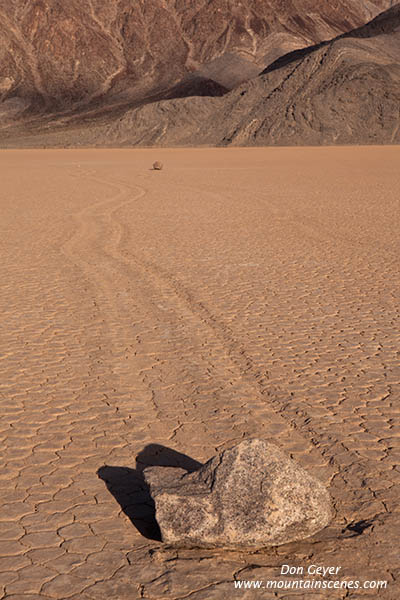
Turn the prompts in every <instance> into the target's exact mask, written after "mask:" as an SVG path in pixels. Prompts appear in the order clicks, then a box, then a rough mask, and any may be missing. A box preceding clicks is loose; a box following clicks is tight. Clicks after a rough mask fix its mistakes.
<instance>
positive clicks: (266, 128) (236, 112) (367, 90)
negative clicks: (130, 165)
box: [102, 4, 400, 146]
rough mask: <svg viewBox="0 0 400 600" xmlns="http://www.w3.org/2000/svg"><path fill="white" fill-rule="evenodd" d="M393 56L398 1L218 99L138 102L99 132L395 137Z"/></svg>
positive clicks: (173, 138)
mask: <svg viewBox="0 0 400 600" xmlns="http://www.w3.org/2000/svg"><path fill="white" fill-rule="evenodd" d="M399 57H400V4H398V5H397V6H395V7H393V8H392V9H390V10H388V11H386V12H385V13H383V14H382V15H380V16H379V17H377V18H376V19H375V20H373V21H372V22H371V23H369V24H368V25H366V26H364V27H362V28H359V29H357V30H354V31H353V32H351V33H348V34H346V35H343V36H339V37H338V38H336V39H334V40H332V41H331V42H328V43H324V44H320V45H317V46H314V47H312V48H308V49H306V50H303V51H298V52H293V53H290V54H289V55H286V56H285V57H282V58H281V59H279V60H278V61H276V62H275V63H274V64H272V65H271V66H270V67H269V68H267V69H266V70H265V71H264V73H263V74H262V75H260V76H259V77H257V78H255V79H253V80H251V81H249V82H247V83H245V84H242V85H241V86H240V87H239V88H237V89H235V90H233V91H232V92H230V93H229V94H226V95H225V96H223V97H222V98H185V99H181V100H173V101H172V100H170V101H164V102H158V103H155V104H151V105H147V106H143V107H141V108H138V109H136V110H132V111H129V112H127V113H126V115H125V116H124V118H123V119H121V120H120V121H118V122H115V123H114V124H113V125H111V126H110V127H109V128H108V129H106V130H105V131H104V132H103V134H102V135H103V137H107V138H108V139H109V140H113V141H114V142H115V143H117V141H118V140H124V141H126V142H128V141H129V143H131V144H141V145H162V146H173V145H182V146H184V145H193V144H194V141H196V143H197V144H199V145H201V144H204V145H231V144H232V145H238V146H246V145H247V146H252V145H316V144H348V143H353V144H360V143H364V144H369V143H386V144H391V143H399V142H400V110H399V106H400V58H399ZM105 132H107V135H105Z"/></svg>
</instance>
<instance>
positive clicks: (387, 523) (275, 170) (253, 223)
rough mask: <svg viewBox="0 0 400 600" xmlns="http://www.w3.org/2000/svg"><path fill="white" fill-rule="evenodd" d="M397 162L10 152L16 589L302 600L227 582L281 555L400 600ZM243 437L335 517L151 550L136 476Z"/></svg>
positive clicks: (4, 356)
mask: <svg viewBox="0 0 400 600" xmlns="http://www.w3.org/2000/svg"><path fill="white" fill-rule="evenodd" d="M155 159H160V160H162V162H163V163H164V170H163V171H162V172H156V171H152V170H150V167H151V165H152V164H153V162H154V160H155ZM399 159H400V150H399V149H398V148H395V147H394V148H373V147H370V148H346V149H344V148H323V149H304V148H303V149H246V150H243V149H229V150H217V149H215V150H206V149H204V150H203V149H198V150H156V151H155V150H127V151H125V150H115V151H109V150H107V151H101V150H97V151H96V150H94V151H89V150H87V151H84V150H80V151H10V152H2V153H1V161H0V170H1V179H2V193H1V202H0V223H1V227H2V236H1V239H0V247H1V257H2V260H1V264H0V270H1V281H2V291H1V297H0V302H1V311H2V319H1V322H0V346H1V358H0V369H1V373H2V376H1V383H0V400H1V407H2V410H1V421H0V423H1V424H0V436H1V448H2V453H3V455H4V461H3V465H4V466H3V468H2V469H1V471H0V485H1V498H2V510H1V513H0V540H1V541H0V585H1V587H0V594H1V596H0V597H1V598H7V600H11V599H12V600H22V599H24V600H36V599H39V598H40V599H42V598H43V599H45V598H49V599H51V598H54V599H64V598H71V599H74V600H78V598H79V599H82V600H98V599H99V600H100V599H107V600H110V599H115V600H117V599H118V600H125V599H128V598H129V599H130V600H134V599H135V598H145V599H149V600H150V599H151V600H158V599H160V598H166V599H170V600H178V599H182V600H183V599H186V598H190V599H191V600H201V599H207V600H208V599H211V600H214V599H215V600H220V599H224V598H236V597H237V598H241V599H242V598H245V599H247V598H275V597H276V598H282V599H287V600H291V599H292V598H294V597H295V598H302V597H304V598H307V597H308V596H307V595H305V596H302V593H295V592H289V591H288V592H279V593H278V592H277V593H276V594H275V595H274V593H273V592H271V591H266V590H264V591H262V590H261V591H257V592H254V590H253V591H243V590H242V591H239V590H234V588H233V583H232V582H233V580H234V578H236V579H242V580H244V579H249V580H267V579H271V578H274V577H277V576H278V573H279V570H280V566H281V565H282V564H293V565H303V566H305V567H307V565H310V564H317V565H325V566H329V565H337V566H340V567H342V570H341V579H343V578H348V579H359V580H360V581H363V580H374V579H376V580H387V581H388V582H389V585H388V588H387V589H386V590H384V591H380V592H379V598H383V599H393V600H394V598H397V597H398V595H399V589H398V584H397V582H396V580H397V578H398V535H397V533H398V531H399V509H398V497H399V482H400V469H399V466H398V465H399V458H400V444H399V435H400V428H399V419H398V416H399V411H400V408H399V389H400V368H399V341H400V334H399V332H400V327H399V316H400V315H399V313H400V309H399V302H398V298H399V278H398V256H399V249H400V248H399V246H400V239H399V231H400V227H399V200H398V198H399V192H400V177H399V170H398V164H399ZM243 437H261V438H264V439H270V440H272V441H274V442H275V443H276V444H278V445H279V446H280V447H281V448H282V449H283V450H284V451H285V452H286V453H288V454H291V455H292V456H293V457H294V458H295V459H296V460H297V461H299V463H300V464H301V465H302V466H304V467H305V468H306V469H308V471H309V472H310V473H311V474H313V475H315V476H316V477H318V478H319V479H320V480H321V481H322V482H324V483H325V484H326V485H328V486H329V489H330V492H331V494H332V497H333V500H334V504H335V511H336V516H335V519H334V521H333V522H332V524H331V525H330V526H329V527H328V528H326V529H325V530H324V531H323V532H321V533H319V534H317V535H316V536H314V537H313V538H310V539H309V540H306V541H304V542H301V543H293V544H290V545H286V546H281V547H279V548H276V549H272V550H271V549H270V550H265V551H263V552H259V553H255V554H251V555H250V554H246V553H234V552H217V551H206V550H198V551H196V550H190V551H184V550H179V551H176V550H173V549H170V548H166V547H164V546H163V545H162V544H161V543H160V542H159V541H157V539H152V538H156V537H157V535H156V533H157V532H156V528H155V524H154V518H153V511H152V505H151V499H150V498H149V496H148V492H147V491H146V488H145V486H144V484H143V480H142V476H141V471H142V469H143V466H145V465H146V464H159V463H160V462H161V463H162V464H170V465H171V464H172V465H173V464H176V465H178V464H182V465H183V466H185V467H186V468H187V469H189V470H190V469H193V468H195V467H196V464H197V463H196V462H195V461H199V462H203V461H205V460H207V459H208V458H210V456H212V455H213V454H215V451H216V450H218V449H221V448H223V447H227V446H229V445H230V444H232V443H234V442H236V441H238V440H240V439H242V438H243ZM151 444H153V446H150V448H147V450H144V449H145V448H146V447H147V446H149V445H151ZM156 445H158V446H156ZM162 447H166V448H168V449H169V450H168V451H165V450H163V449H162ZM174 451H175V453H174ZM178 453H179V454H178ZM138 455H139V457H138V459H137V460H136V457H137V456H138ZM182 455H186V458H184V457H182ZM188 457H190V459H189V458H188ZM182 461H184V462H183V463H182ZM105 465H106V466H105ZM99 469H100V471H99V475H98V474H97V471H98V470H99ZM146 536H147V537H146ZM375 595H376V592H368V591H362V590H358V591H355V590H349V591H348V592H347V595H346V591H345V590H336V591H330V592H329V594H326V595H323V594H322V593H321V594H319V593H317V592H315V593H313V598H329V599H330V598H351V599H352V600H354V599H357V598H363V597H367V596H368V597H375Z"/></svg>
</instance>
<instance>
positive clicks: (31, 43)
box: [0, 0, 392, 145]
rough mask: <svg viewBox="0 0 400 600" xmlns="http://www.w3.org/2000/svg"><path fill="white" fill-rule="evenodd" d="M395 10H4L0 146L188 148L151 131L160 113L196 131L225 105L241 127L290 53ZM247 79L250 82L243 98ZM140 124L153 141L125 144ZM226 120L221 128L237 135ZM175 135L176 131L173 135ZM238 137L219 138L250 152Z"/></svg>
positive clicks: (314, 5) (258, 0)
mask: <svg viewBox="0 0 400 600" xmlns="http://www.w3.org/2000/svg"><path fill="white" fill-rule="evenodd" d="M391 4H392V2H391V0H352V1H348V0H332V1H331V2H329V3H328V2H323V3H321V2H320V0H240V1H238V0H213V1H212V2H209V1H208V0H196V2H193V1H192V0H151V1H149V0H88V1H87V2H85V3H82V2H80V1H79V0H69V2H62V1H61V0H0V132H1V136H2V145H8V144H11V145H13V144H14V140H16V142H15V145H18V139H19V140H20V141H21V143H24V142H23V140H24V139H25V138H27V137H30V136H36V135H38V134H39V135H43V134H44V132H49V135H47V134H46V135H45V138H46V140H48V142H47V141H44V142H43V143H44V144H46V143H50V144H55V145H59V144H63V143H64V142H65V143H70V144H74V136H76V134H77V131H78V130H79V135H77V141H78V140H79V141H81V142H82V143H89V144H90V143H94V142H97V143H116V144H120V143H154V142H156V143H158V142H160V143H163V144H164V143H167V139H170V142H169V143H181V142H184V143H187V140H186V139H185V140H182V139H181V138H182V135H181V134H177V133H176V132H175V133H171V136H172V137H171V136H170V135H169V133H168V134H167V137H166V138H165V139H163V140H158V138H157V135H156V134H155V133H154V132H153V133H152V131H153V128H154V126H157V120H158V119H159V118H160V117H159V113H160V112H161V113H164V112H166V113H168V115H169V116H165V118H166V119H167V121H168V123H169V121H170V119H171V118H172V119H173V118H174V117H171V115H173V114H174V113H177V111H180V110H182V111H183V113H184V115H185V118H186V119H187V120H188V121H189V122H190V121H191V117H190V114H191V111H192V110H193V111H195V113H196V116H195V122H196V121H197V120H198V119H199V118H201V117H202V115H203V113H207V115H208V113H209V112H210V117H209V118H210V119H211V121H212V120H213V117H212V116H211V115H212V114H213V111H214V100H215V101H216V104H215V109H216V110H217V112H218V114H220V113H221V110H222V113H223V111H224V109H223V108H222V107H223V106H226V107H228V106H232V107H233V105H234V107H235V108H234V110H235V111H239V112H240V111H242V110H243V111H244V112H243V113H242V117H243V118H246V115H247V114H250V113H251V110H252V108H251V98H254V100H255V98H256V96H257V92H256V89H258V90H259V92H258V93H259V94H261V95H263V93H264V92H263V91H262V89H261V88H262V86H266V88H265V90H266V93H267V95H268V92H267V90H268V89H269V88H268V86H269V85H273V83H272V82H273V81H275V80H277V79H279V77H280V75H281V74H282V76H283V77H284V76H285V75H284V74H285V73H286V71H285V69H288V68H289V69H290V68H291V67H290V66H289V67H288V66H282V67H281V66H279V68H277V69H276V71H275V72H274V74H273V75H272V73H270V74H267V75H266V76H265V77H264V75H263V76H262V77H261V78H259V77H257V76H258V74H259V73H260V72H261V71H263V70H264V69H265V68H267V69H268V68H270V65H271V64H275V65H276V64H277V63H276V60H277V59H279V58H281V57H282V56H286V55H287V54H288V53H289V52H292V51H294V50H299V49H302V48H305V47H309V46H314V45H316V44H321V43H322V42H324V41H326V40H329V39H332V38H335V37H336V38H337V37H338V36H340V35H341V34H343V33H348V32H351V31H353V30H354V29H355V28H357V27H360V26H362V25H364V24H365V23H366V22H368V21H369V20H370V19H371V18H373V17H374V16H376V15H377V14H379V13H380V12H381V11H382V10H383V9H386V8H388V7H389V6H390V5H391ZM357 47H358V46H357ZM318 51H319V50H317V52H318ZM356 52H357V50H356ZM383 53H385V52H384V51H383ZM313 56H314V55H313ZM385 56H386V55H385ZM308 60H310V61H312V60H314V59H313V58H309V59H308ZM382 60H384V59H382ZM328 62H329V61H328ZM378 62H379V61H378ZM296 64H297V63H296ZM379 64H380V63H379ZM321 75H322V71H321ZM291 79H292V77H291ZM249 80H251V81H252V83H251V84H249V87H248V88H243V82H246V81H249ZM268 82H270V83H268ZM245 85H247V84H245ZM292 85H294V81H293V83H292ZM238 86H242V87H240V92H238V91H236V90H238ZM260 86H261V87H260ZM230 90H233V92H230V93H227V92H229V91H230ZM244 91H245V94H243V96H239V97H238V96H237V93H239V94H242V92H244ZM245 95H246V96H247V98H246V99H245V101H244V102H242V103H241V102H240V98H242V99H244V96H245ZM204 96H208V97H209V98H204ZM235 98H237V99H238V102H236V100H235ZM179 99H181V100H179ZM210 100H211V103H210V102H209V101H210ZM160 101H161V103H160ZM219 101H220V102H219ZM165 102H167V104H165ZM218 102H219V104H218ZM232 103H233V104H232ZM244 104H245V106H244ZM272 106H273V103H271V107H272ZM191 107H192V108H191ZM136 109H138V111H139V112H137V111H136ZM142 110H143V111H144V112H143V113H142V112H140V111H142ZM126 111H128V112H126ZM152 115H154V118H155V119H156V122H153V121H152ZM203 116H204V115H203ZM139 117H140V119H142V118H143V119H144V123H149V122H151V128H150V129H151V131H149V132H146V131H144V130H143V127H140V128H139V129H140V133H139V132H137V133H136V134H135V135H133V136H132V128H135V127H136V124H135V123H136V120H137V119H138V118H139ZM231 117H232V115H231V116H229V119H228V121H229V123H226V126H228V125H229V126H230V125H232V127H233V129H234V128H235V126H234V123H235V120H234V119H232V118H231ZM252 118H255V117H252ZM120 119H122V121H121V120H120ZM178 121H179V119H178ZM211 121H210V122H211ZM88 125H90V131H89V130H87V131H86V130H85V131H84V133H83V137H82V136H81V133H80V130H81V128H84V129H85V127H87V126H88ZM181 125H182V124H181V123H180V122H178V123H177V128H179V127H181ZM125 126H126V127H127V130H126V131H123V132H122V128H123V127H125ZM194 126H195V123H193V124H192V125H191V127H189V129H188V134H190V131H192V130H193V128H194ZM253 128H254V126H253ZM172 129H174V128H173V127H172ZM172 129H171V132H172ZM175 129H176V128H175ZM233 129H232V131H231V132H228V131H227V132H224V133H223V135H222V136H221V134H222V132H221V133H219V136H220V138H221V139H218V143H247V142H246V140H247V138H246V135H247V134H243V136H242V137H241V134H239V132H238V131H237V132H234V131H233ZM69 130H70V134H68V135H67V133H68V131H69ZM156 130H157V131H158V129H157V127H156ZM53 131H55V132H56V133H55V137H54V139H52V137H53V136H52V132H53ZM61 133H62V135H61ZM64 134H65V140H64ZM60 135H61V137H59V136H60ZM249 135H250V134H249ZM251 135H253V133H252V134H251ZM102 136H105V137H104V138H103V139H101V138H102ZM189 137H190V135H189ZM206 137H207V136H206ZM265 137H266V136H265V133H263V134H262V135H261V134H257V135H256V136H255V137H254V140H253V142H251V143H262V139H264V138H265ZM267 137H268V136H267ZM278 137H279V136H278ZM172 138H173V139H172ZM276 139H277V141H276V142H275V143H278V138H276ZM279 139H280V138H279ZM282 139H284V138H282ZM174 140H176V141H175V142H174ZM191 143H195V141H194V140H192V142H191ZM205 143H208V142H205Z"/></svg>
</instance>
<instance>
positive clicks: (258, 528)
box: [144, 439, 332, 549]
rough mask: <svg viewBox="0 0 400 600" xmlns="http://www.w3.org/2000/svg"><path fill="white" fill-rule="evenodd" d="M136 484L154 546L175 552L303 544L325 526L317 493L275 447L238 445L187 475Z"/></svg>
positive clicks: (322, 496)
mask: <svg viewBox="0 0 400 600" xmlns="http://www.w3.org/2000/svg"><path fill="white" fill-rule="evenodd" d="M144 476H145V479H146V481H147V483H148V484H149V486H150V493H151V495H152V497H153V499H154V502H155V507H156V519H157V521H158V524H159V526H160V530H161V535H162V540H163V542H165V543H168V544H172V545H175V546H178V547H206V548H217V547H224V548H230V549H245V548H247V549H257V548H263V547H267V546H278V545H280V544H285V543H288V542H293V541H296V540H301V539H304V538H307V537H309V536H311V535H313V534H314V533H316V532H317V531H319V530H320V529H323V528H324V527H325V526H326V525H327V524H328V523H329V521H330V520H331V518H332V507H331V500H330V496H329V494H328V492H327V490H326V489H325V488H324V486H323V485H322V484H321V483H320V482H319V481H317V480H316V479H315V478H313V477H311V476H310V475H309V474H308V473H307V472H306V471H305V470H304V469H303V468H302V467H301V466H300V465H298V464H297V463H296V462H295V461H294V460H292V459H291V458H288V457H287V456H285V454H284V453H283V452H282V451H281V450H280V449H279V448H277V447H276V446H275V445H273V444H270V443H267V442H264V441H262V440H257V439H255V440H246V441H243V442H241V443H240V444H238V445H237V446H235V447H233V448H231V449H229V450H225V451H223V452H221V453H220V454H218V455H217V456H215V457H214V458H212V459H211V460H209V461H208V462H207V463H206V464H205V465H203V466H202V467H201V468H200V469H199V470H197V471H195V472H193V473H188V472H187V471H185V470H184V469H178V468H171V467H148V468H146V469H145V470H144Z"/></svg>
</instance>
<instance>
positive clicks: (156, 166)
mask: <svg viewBox="0 0 400 600" xmlns="http://www.w3.org/2000/svg"><path fill="white" fill-rule="evenodd" d="M163 166H164V165H163V164H162V162H160V161H159V160H156V162H155V163H153V170H154V171H161V169H162V168H163Z"/></svg>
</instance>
